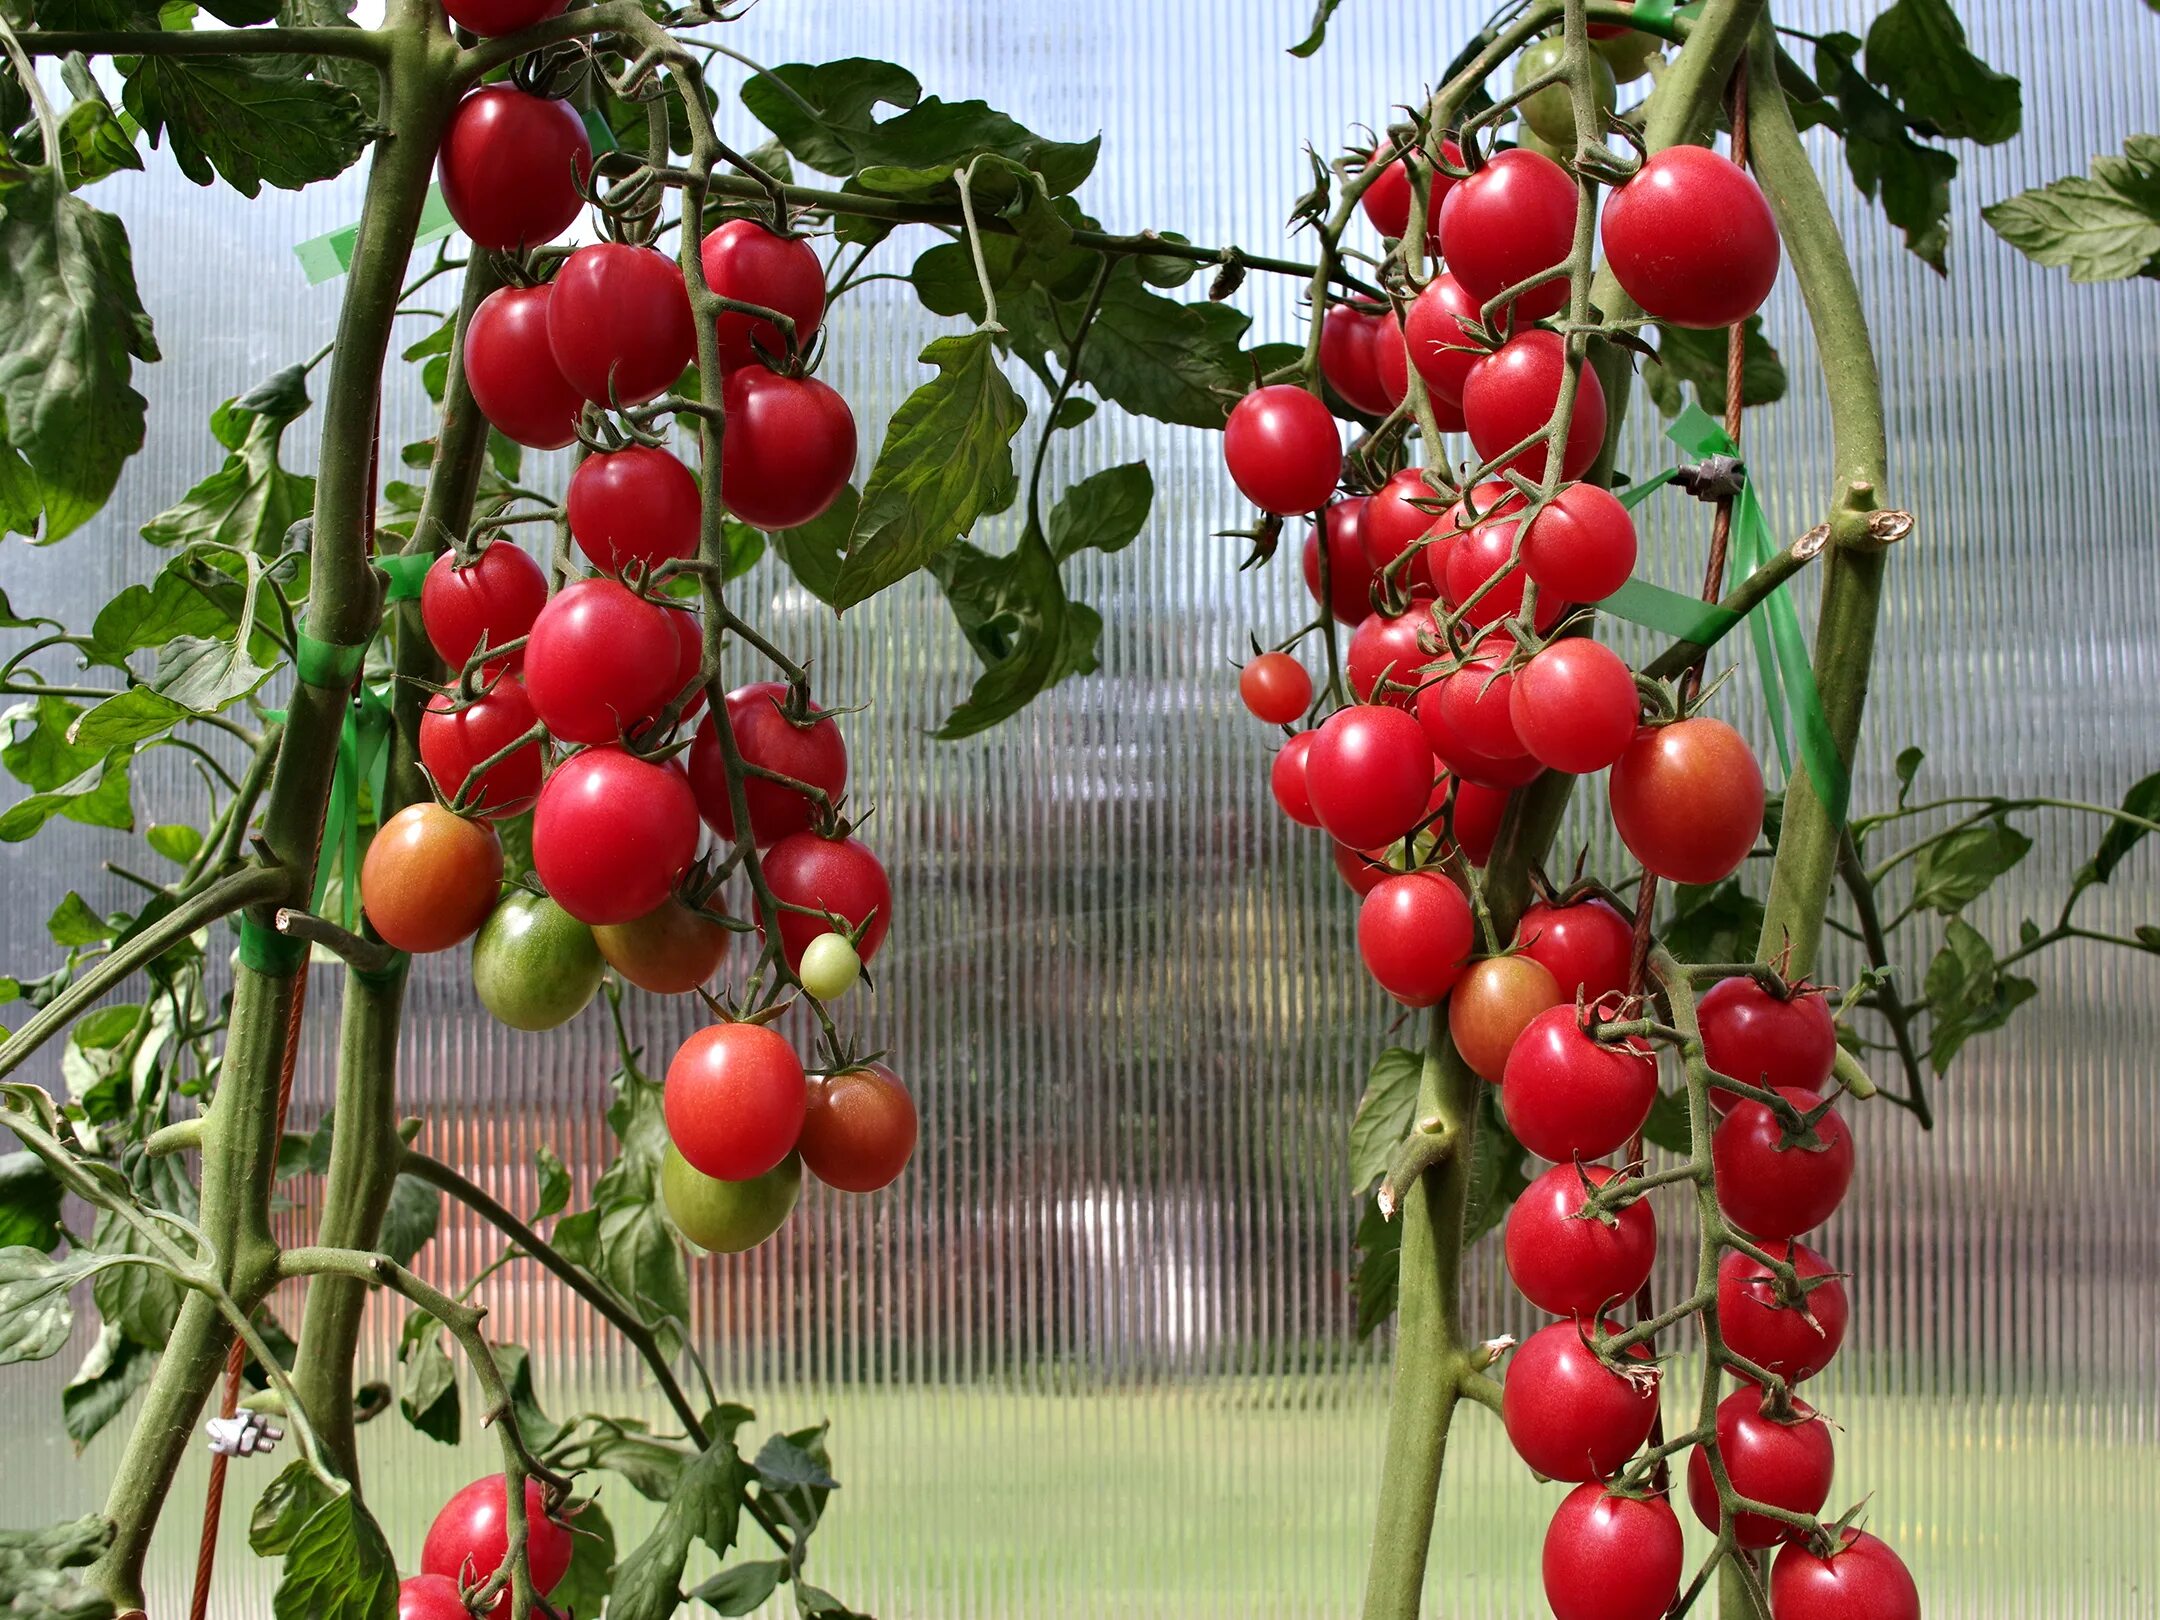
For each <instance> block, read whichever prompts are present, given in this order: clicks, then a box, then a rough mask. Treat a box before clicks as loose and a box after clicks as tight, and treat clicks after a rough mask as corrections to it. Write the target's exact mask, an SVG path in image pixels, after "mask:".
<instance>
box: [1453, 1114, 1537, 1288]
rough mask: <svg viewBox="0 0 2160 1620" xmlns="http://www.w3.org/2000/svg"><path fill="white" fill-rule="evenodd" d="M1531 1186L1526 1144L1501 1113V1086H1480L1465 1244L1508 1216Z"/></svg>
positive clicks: (1465, 1209) (1464, 1235)
mask: <svg viewBox="0 0 2160 1620" xmlns="http://www.w3.org/2000/svg"><path fill="white" fill-rule="evenodd" d="M1529 1185H1530V1177H1529V1175H1528V1173H1527V1172H1526V1170H1525V1169H1524V1154H1523V1146H1522V1144H1521V1143H1520V1142H1518V1141H1516V1140H1515V1133H1514V1132H1513V1131H1511V1130H1509V1129H1508V1124H1507V1119H1506V1118H1505V1116H1503V1115H1502V1114H1501V1112H1500V1088H1499V1087H1498V1086H1480V1087H1479V1088H1478V1125H1477V1137H1476V1140H1475V1141H1474V1143H1473V1144H1472V1147H1471V1152H1470V1196H1469V1199H1468V1202H1467V1204H1466V1206H1465V1208H1464V1211H1463V1247H1465V1248H1468V1247H1469V1246H1470V1245H1471V1244H1473V1243H1475V1242H1477V1240H1478V1239H1479V1238H1481V1237H1483V1236H1484V1235H1485V1234H1486V1233H1487V1232H1490V1231H1491V1230H1492V1229H1493V1228H1494V1227H1496V1226H1498V1225H1499V1224H1500V1223H1501V1222H1502V1221H1504V1220H1506V1219H1507V1212H1508V1209H1509V1207H1510V1206H1512V1205H1513V1204H1514V1202H1515V1200H1516V1199H1517V1198H1518V1197H1519V1196H1521V1194H1522V1191H1523V1189H1524V1188H1525V1187H1527V1186H1529Z"/></svg>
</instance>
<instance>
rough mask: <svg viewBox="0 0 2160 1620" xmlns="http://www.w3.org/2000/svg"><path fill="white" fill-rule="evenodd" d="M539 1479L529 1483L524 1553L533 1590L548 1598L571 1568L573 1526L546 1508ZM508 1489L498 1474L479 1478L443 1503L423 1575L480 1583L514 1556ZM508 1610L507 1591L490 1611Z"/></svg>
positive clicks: (424, 1552)
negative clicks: (550, 1513)
mask: <svg viewBox="0 0 2160 1620" xmlns="http://www.w3.org/2000/svg"><path fill="white" fill-rule="evenodd" d="M544 1503H545V1499H544V1498H543V1496H542V1495H541V1491H540V1482H539V1481H538V1480H533V1479H528V1480H527V1481H525V1557H526V1561H527V1563H528V1565H529V1567H530V1568H531V1570H532V1581H533V1586H534V1588H535V1589H536V1590H537V1591H538V1592H539V1593H540V1594H541V1595H542V1596H543V1597H544V1596H546V1595H547V1594H548V1593H549V1592H552V1591H554V1590H555V1588H556V1587H557V1586H558V1585H560V1584H561V1582H562V1578H563V1577H564V1576H565V1575H567V1574H568V1573H569V1572H570V1550H571V1548H570V1534H571V1532H570V1527H569V1526H568V1525H566V1524H564V1523H563V1522H562V1521H561V1520H560V1519H551V1518H549V1517H548V1515H547V1512H546V1510H545V1505H544ZM509 1506H510V1487H509V1483H508V1481H506V1480H505V1479H504V1478H503V1476H502V1475H500V1474H490V1475H488V1476H487V1478H485V1479H476V1480H474V1481H473V1482H472V1483H471V1484H470V1485H468V1486H466V1487H465V1488H464V1489H463V1490H461V1491H459V1492H458V1493H457V1495H455V1496H453V1497H451V1498H450V1500H449V1501H447V1502H445V1503H444V1504H443V1507H442V1511H441V1512H440V1513H438V1514H436V1515H435V1522H434V1523H433V1524H431V1525H429V1526H428V1533H427V1540H426V1541H424V1542H423V1543H421V1546H420V1569H421V1572H422V1573H423V1574H427V1575H441V1576H443V1577H445V1578H446V1579H449V1580H451V1581H469V1582H470V1583H471V1584H473V1585H475V1586H477V1585H479V1584H480V1583H481V1582H482V1581H484V1580H486V1579H487V1578H488V1577H489V1576H490V1575H492V1574H494V1573H495V1571H496V1570H498V1569H500V1568H501V1567H502V1561H503V1560H504V1559H505V1558H507V1557H509V1556H510V1525H509ZM486 1612H487V1613H488V1614H490V1615H503V1614H508V1613H509V1612H510V1593H509V1591H508V1590H507V1589H505V1591H504V1592H503V1594H502V1596H501V1597H499V1598H497V1599H496V1600H495V1606H494V1607H493V1608H492V1609H489V1610H487V1611H486Z"/></svg>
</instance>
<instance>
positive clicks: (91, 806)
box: [0, 695, 135, 844]
mask: <svg viewBox="0 0 2160 1620" xmlns="http://www.w3.org/2000/svg"><path fill="white" fill-rule="evenodd" d="M82 712H83V711H82V710H81V709H79V708H77V707H76V706H75V705H74V704H73V703H70V702H69V701H68V700H67V699H65V698H60V697H53V696H50V695H47V696H42V697H38V698H34V699H32V700H30V701H29V702H26V703H19V704H17V705H15V706H14V707H13V708H11V709H9V710H8V711H7V713H6V714H5V715H4V716H0V733H4V734H5V735H6V737H7V739H8V740H7V742H6V743H5V744H4V745H0V763H4V764H5V765H6V767H7V770H8V773H9V774H10V775H12V776H13V777H14V778H15V779H16V780H17V781H19V782H21V783H22V784H23V785H24V786H26V787H28V788H31V789H33V790H34V791H33V792H31V793H30V794H29V795H28V796H26V797H24V798H21V799H18V800H16V802H15V803H14V804H12V805H10V806H9V807H8V808H7V809H6V810H4V811H0V842H4V843H11V844H12V843H20V842H21V841H22V840H23V839H25V838H28V837H30V836H31V835H32V834H34V833H36V832H37V830H38V829H39V828H40V827H42V826H44V825H45V823H46V822H48V821H50V820H51V819H52V818H53V817H54V816H66V817H67V818H68V819H69V820H71V821H80V822H82V823H84V824H85V825H87V826H92V827H120V828H129V829H131V828H133V826H134V825H135V814H134V807H133V805H132V804H131V803H130V800H129V796H128V776H127V756H126V753H125V751H124V750H116V751H115V752H114V753H113V754H112V755H111V756H110V757H108V756H107V755H106V754H104V753H103V752H102V751H100V750H99V749H96V748H89V747H85V746H83V745H81V744H79V743H77V742H75V741H73V740H72V739H71V738H70V737H69V735H68V733H69V732H70V730H71V729H72V728H73V726H74V724H75V721H76V720H77V718H78V717H80V715H81V714H82Z"/></svg>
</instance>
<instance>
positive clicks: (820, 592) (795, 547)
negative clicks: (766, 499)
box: [751, 485, 862, 604]
mask: <svg viewBox="0 0 2160 1620" xmlns="http://www.w3.org/2000/svg"><path fill="white" fill-rule="evenodd" d="M861 505H862V497H861V496H860V495H857V494H856V493H855V489H854V486H853V485H848V486H846V487H844V488H842V489H841V491H840V496H839V499H837V500H835V501H834V502H833V503H832V505H831V506H829V507H827V508H826V509H825V510H824V511H823V512H822V513H820V514H819V515H818V516H817V517H814V518H812V519H811V520H810V521H809V522H808V523H805V524H802V525H801V526H800V527H797V528H793V529H779V530H776V531H774V533H773V536H772V546H773V549H774V550H775V551H777V552H778V553H779V554H780V560H781V561H782V562H784V563H786V564H787V568H788V572H789V573H791V574H793V575H794V576H795V583H796V584H798V585H800V586H801V587H802V588H803V589H804V590H806V591H808V592H809V593H810V594H811V595H812V596H814V597H816V598H817V599H818V600H819V601H820V602H825V603H828V604H829V603H830V602H831V601H832V599H833V593H834V592H835V591H837V590H838V589H839V588H840V565H841V564H842V563H843V562H844V561H845V560H846V558H847V546H848V536H849V535H850V534H852V533H853V532H854V530H855V514H856V512H857V510H858V509H859V508H860V507H861ZM751 532H752V533H753V534H754V533H756V532H757V531H755V530H752V531H751Z"/></svg>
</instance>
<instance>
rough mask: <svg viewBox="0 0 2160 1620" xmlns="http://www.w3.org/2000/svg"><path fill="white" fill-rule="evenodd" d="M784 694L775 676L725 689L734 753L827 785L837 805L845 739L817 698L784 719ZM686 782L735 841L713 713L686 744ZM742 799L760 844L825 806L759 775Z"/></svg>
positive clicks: (843, 781) (797, 827) (715, 826)
mask: <svg viewBox="0 0 2160 1620" xmlns="http://www.w3.org/2000/svg"><path fill="white" fill-rule="evenodd" d="M787 695H788V689H787V687H786V685H785V684H784V683H782V682H780V681H753V682H752V683H751V684H750V685H748V686H738V687H737V688H736V689H735V690H734V691H732V692H730V693H729V694H728V698H727V718H728V727H729V729H730V730H731V731H733V732H734V733H735V751H736V752H737V753H738V754H739V755H741V756H742V761H743V763H744V764H745V765H756V766H760V767H762V768H763V769H765V770H768V771H777V772H779V774H780V775H782V776H790V777H793V778H794V779H795V780H796V781H798V782H807V783H809V784H810V785H811V786H812V787H814V788H820V789H822V790H823V791H824V793H825V798H826V802H827V803H828V804H837V803H838V802H839V801H840V795H841V794H843V793H845V792H846V791H847V742H846V740H845V739H843V738H842V737H841V735H840V728H839V726H838V725H836V724H834V722H833V721H832V720H831V719H830V718H829V717H827V716H826V715H825V714H824V712H823V711H822V710H820V709H819V708H818V706H817V705H816V704H814V703H813V704H811V705H810V717H809V718H808V719H806V720H805V721H804V722H803V723H802V724H800V725H798V724H797V723H796V722H795V721H793V720H791V719H789V718H788V712H787ZM690 786H691V787H692V789H694V790H695V791H696V793H697V802H698V813H699V814H700V815H702V816H703V817H704V818H705V825H706V826H708V827H710V828H712V830H713V831H714V832H716V833H718V834H719V835H720V836H721V837H722V838H726V839H730V840H732V839H733V838H734V836H735V815H734V809H733V807H732V806H731V805H730V804H729V802H728V785H727V762H726V759H725V757H724V756H723V755H722V753H721V751H720V734H719V732H718V731H717V730H715V729H714V727H713V722H712V719H711V717H710V716H708V717H707V718H706V719H705V721H704V722H703V723H702V724H700V725H699V727H698V729H697V740H696V741H695V742H693V743H692V744H691V745H690ZM743 801H744V803H746V804H747V805H748V806H749V807H750V834H751V836H752V837H753V838H755V839H756V840H757V842H758V843H759V844H760V845H761V846H762V845H766V844H771V843H775V842H777V841H778V840H780V839H782V838H785V837H787V836H788V834H790V833H798V832H802V831H804V830H805V829H806V828H808V827H809V825H810V824H811V822H812V821H814V820H816V819H817V816H818V812H819V810H820V809H821V808H822V807H821V806H820V805H819V804H818V802H817V801H816V800H815V799H813V798H811V797H810V796H809V795H808V794H806V793H802V792H800V791H798V790H797V789H795V788H791V787H788V786H786V785H784V784H782V783H779V782H774V781H770V780H768V779H767V778H765V777H761V776H750V777H745V778H744V779H743ZM865 954H867V953H865Z"/></svg>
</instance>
